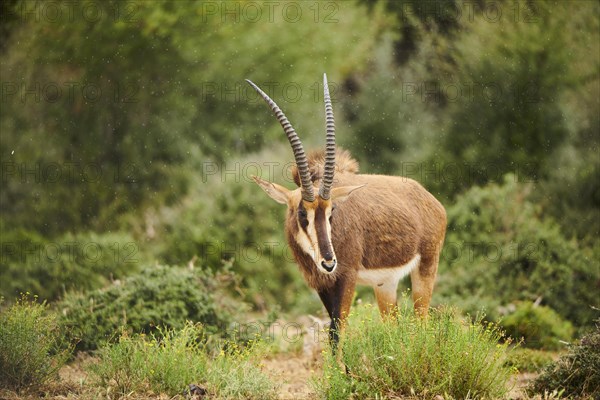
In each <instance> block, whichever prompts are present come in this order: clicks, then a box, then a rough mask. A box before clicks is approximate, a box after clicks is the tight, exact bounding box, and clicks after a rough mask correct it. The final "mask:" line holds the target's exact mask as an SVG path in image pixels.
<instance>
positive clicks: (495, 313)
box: [434, 175, 600, 327]
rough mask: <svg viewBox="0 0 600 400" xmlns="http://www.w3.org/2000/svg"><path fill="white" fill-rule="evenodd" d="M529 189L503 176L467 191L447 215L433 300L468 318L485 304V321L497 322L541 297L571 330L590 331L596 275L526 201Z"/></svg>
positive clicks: (580, 251)
mask: <svg viewBox="0 0 600 400" xmlns="http://www.w3.org/2000/svg"><path fill="white" fill-rule="evenodd" d="M532 190H533V186H532V185H528V184H522V183H518V182H517V181H516V178H515V177H514V176H512V175H507V176H506V177H505V179H504V183H503V184H501V185H500V184H488V185H487V186H485V187H473V188H471V189H469V190H468V191H467V192H465V193H464V194H463V195H461V196H459V197H457V199H456V202H455V204H454V205H453V206H451V207H448V208H447V213H448V229H447V234H446V241H445V243H444V250H443V252H442V257H441V261H440V276H439V280H438V285H437V290H436V293H437V294H438V296H439V297H437V299H436V297H435V296H434V299H436V301H438V302H440V301H441V302H445V303H449V304H453V305H456V306H459V307H461V308H463V309H464V310H466V311H468V312H470V313H472V314H475V313H476V312H477V311H479V310H480V308H481V307H482V305H486V306H487V307H486V312H487V313H488V317H489V318H490V319H492V320H497V319H498V318H499V316H500V314H499V308H500V306H503V305H506V304H510V303H513V302H515V301H518V300H523V301H534V300H536V299H538V298H540V297H541V299H542V304H543V305H547V306H549V307H551V308H552V309H553V310H555V311H556V312H557V313H558V314H559V315H560V316H561V317H562V318H563V319H566V320H568V321H570V322H572V323H573V324H574V325H575V326H577V327H581V326H591V325H592V321H593V320H594V319H595V312H594V310H593V309H592V306H598V301H599V299H598V296H597V295H596V292H597V287H596V282H598V280H600V270H599V269H598V268H597V267H596V265H595V263H594V262H593V260H592V259H590V257H589V254H588V252H587V251H584V250H583V249H582V248H581V247H580V245H579V243H578V242H577V241H576V240H574V239H569V238H567V237H565V236H564V235H563V234H562V231H561V229H560V226H559V225H558V224H557V223H556V222H555V221H554V220H552V219H550V218H547V217H544V216H543V214H542V210H540V209H539V207H537V206H536V205H535V204H533V203H532V202H530V201H529V200H528V196H529V194H530V192H531V191H532ZM440 297H441V298H440Z"/></svg>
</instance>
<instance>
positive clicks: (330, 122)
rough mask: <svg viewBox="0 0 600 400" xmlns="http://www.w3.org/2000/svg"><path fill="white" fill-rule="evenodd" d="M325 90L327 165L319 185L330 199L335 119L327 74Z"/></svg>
mask: <svg viewBox="0 0 600 400" xmlns="http://www.w3.org/2000/svg"><path fill="white" fill-rule="evenodd" d="M323 91H324V96H323V97H324V99H325V123H326V129H327V138H326V143H325V166H324V171H323V180H322V181H321V187H319V196H320V197H321V198H322V199H325V200H328V199H329V197H330V195H331V185H332V184H333V175H334V173H335V121H334V119H333V107H332V106H331V97H330V96H329V86H328V85H327V74H323Z"/></svg>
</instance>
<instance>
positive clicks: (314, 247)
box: [246, 75, 362, 274]
mask: <svg viewBox="0 0 600 400" xmlns="http://www.w3.org/2000/svg"><path fill="white" fill-rule="evenodd" d="M246 81H247V82H248V83H249V84H250V85H251V86H252V87H253V88H254V89H255V90H256V91H257V92H258V94H259V95H260V96H261V97H262V98H263V99H264V100H265V102H266V103H267V104H268V105H269V107H270V108H271V110H272V111H273V113H274V114H275V117H276V118H277V120H278V121H279V123H280V124H281V126H282V127H283V130H284V132H285V134H286V135H287V138H288V140H289V142H290V145H291V146H292V151H293V152H294V158H295V160H296V166H297V168H298V176H299V177H300V187H299V188H297V189H295V190H289V189H287V188H285V187H283V186H281V185H278V184H276V183H272V182H268V181H265V180H263V179H261V178H258V177H253V178H254V181H255V182H256V183H257V184H258V185H259V186H260V187H261V188H262V189H263V190H264V191H265V192H266V193H267V195H268V196H269V197H271V198H272V199H273V200H275V201H276V202H278V203H281V204H285V205H287V207H288V214H287V215H288V223H290V222H291V223H295V224H296V225H297V227H298V229H297V234H296V235H295V238H294V240H295V241H296V242H297V243H298V245H299V246H300V247H301V248H302V249H303V250H304V252H305V253H306V254H308V255H309V256H310V257H311V258H312V259H313V261H314V262H315V265H316V266H317V269H318V270H319V271H320V272H323V273H325V274H332V273H333V272H334V271H335V269H336V267H337V259H336V256H335V251H334V249H333V246H332V244H331V225H332V215H331V212H332V210H333V207H334V202H336V203H337V202H341V201H343V200H344V199H346V198H347V197H348V195H349V194H350V193H351V192H352V191H354V190H356V189H358V188H360V187H362V185H361V186H344V187H335V188H332V185H333V176H334V173H335V123H334V119H333V108H332V106H331V98H330V95H329V87H328V85H327V76H326V75H323V86H324V91H325V95H324V98H325V116H326V130H327V139H326V146H325V165H324V172H323V178H322V179H321V184H320V186H319V188H318V194H317V195H316V196H315V190H316V188H315V187H314V186H313V182H312V179H311V174H310V171H309V168H308V162H307V160H306V155H305V153H304V148H303V147H302V143H301V142H300V138H299V137H298V134H296V131H295V130H294V128H293V127H292V124H290V122H289V121H288V119H287V118H286V116H285V114H284V113H283V112H282V111H281V109H280V108H279V107H278V106H277V104H276V103H275V102H274V101H273V100H271V98H270V97H269V96H268V95H267V94H266V93H265V92H263V91H262V90H261V89H260V88H259V87H258V86H256V85H255V84H254V83H252V82H251V81H249V80H246ZM290 220H291V221H290Z"/></svg>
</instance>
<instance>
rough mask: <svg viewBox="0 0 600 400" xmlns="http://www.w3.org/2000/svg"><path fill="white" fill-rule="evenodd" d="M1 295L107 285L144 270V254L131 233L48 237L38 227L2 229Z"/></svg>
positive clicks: (48, 295)
mask: <svg viewBox="0 0 600 400" xmlns="http://www.w3.org/2000/svg"><path fill="white" fill-rule="evenodd" d="M1 246H2V260H1V261H0V271H1V272H0V295H3V296H5V297H6V298H7V299H12V298H14V297H16V295H17V294H18V293H21V292H27V291H29V292H31V293H36V294H37V295H38V296H40V298H42V299H45V300H56V299H58V298H59V297H61V296H62V295H63V294H64V293H65V291H67V290H72V289H77V290H90V289H97V288H100V287H102V286H105V285H106V284H107V283H108V282H109V280H110V279H118V278H121V277H123V276H125V275H127V274H130V273H131V272H133V271H136V270H137V269H138V265H139V263H140V262H141V261H142V258H143V256H142V253H141V252H140V251H139V246H138V243H137V242H136V241H134V239H133V238H132V237H131V236H130V235H129V234H127V233H105V234H97V233H93V232H86V233H78V234H66V235H63V236H61V237H59V238H57V239H55V240H48V239H45V238H43V237H41V236H40V235H39V234H37V233H35V232H30V231H25V230H18V231H14V232H10V233H8V232H7V233H6V234H2V243H1Z"/></svg>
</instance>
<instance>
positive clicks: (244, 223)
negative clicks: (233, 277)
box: [151, 121, 321, 312]
mask: <svg viewBox="0 0 600 400" xmlns="http://www.w3.org/2000/svg"><path fill="white" fill-rule="evenodd" d="M275 123H276V121H275ZM282 154H283V157H282ZM290 158H293V157H292V154H291V150H290V149H289V146H288V145H285V146H281V147H280V148H279V150H275V151H269V152H264V153H261V154H255V155H253V156H251V157H250V158H245V159H244V158H241V159H238V160H235V161H232V162H231V164H227V165H220V164H219V165H217V164H211V165H212V167H215V168H218V170H217V171H213V170H212V169H209V167H206V170H204V171H202V172H201V174H200V175H199V176H198V178H199V181H198V182H197V184H196V185H194V190H193V192H192V193H190V196H189V197H188V198H186V199H185V201H182V202H181V204H180V205H179V206H177V207H173V208H169V209H163V210H162V212H161V215H159V216H158V218H157V219H158V220H159V221H161V222H160V224H159V226H158V227H157V229H156V231H157V235H156V237H155V238H154V239H153V240H152V242H151V244H152V245H154V246H155V247H154V252H155V255H156V257H157V258H158V259H159V260H162V261H164V262H166V263H169V264H183V263H187V262H188V261H189V260H191V259H194V258H197V259H198V262H200V263H202V264H203V265H206V266H208V267H209V268H215V266H219V265H221V263H222V261H223V260H227V261H229V262H231V264H232V269H233V270H234V271H235V272H236V273H237V274H238V275H239V276H240V277H241V285H242V286H243V287H244V289H245V293H246V295H247V298H248V300H249V301H251V302H252V303H253V304H254V305H256V306H257V308H259V309H261V310H265V309H268V310H269V311H271V310H272V309H273V307H274V305H277V306H281V307H286V308H288V309H289V308H290V307H293V306H294V305H296V304H301V305H302V307H303V312H306V311H307V309H306V307H307V305H309V307H312V308H313V309H319V310H320V309H321V304H320V301H319V300H318V297H317V296H315V295H314V294H312V293H311V292H310V291H309V290H308V287H307V285H306V284H305V283H304V281H303V279H302V276H301V274H300V271H299V270H298V267H297V266H296V265H295V263H294V260H293V256H292V254H291V252H290V251H289V249H288V246H287V242H286V240H285V238H284V233H283V232H284V218H285V207H282V206H281V205H279V204H276V203H275V202H274V201H273V200H271V199H270V198H269V197H268V196H266V195H265V194H264V193H263V192H262V190H261V189H260V188H259V187H258V186H257V185H256V184H255V183H254V181H252V179H251V177H250V175H251V174H259V175H260V174H261V173H262V176H263V178H265V179H272V180H276V181H278V182H279V183H281V184H283V185H285V186H287V187H289V188H292V187H295V184H294V183H293V182H290V181H289V180H287V181H286V180H285V176H286V175H285V174H286V173H287V172H288V171H287V167H288V166H289V162H290ZM231 165H234V166H237V167H235V168H237V170H238V171H239V174H237V175H236V174H232V173H231V172H230V173H228V174H224V173H225V172H226V171H223V170H222V168H230V169H231V170H234V169H235V168H234V167H231ZM269 165H270V167H269ZM212 167H211V168H212ZM209 172H211V173H210V174H209ZM198 199H202V201H198ZM311 299H313V300H312V303H311V301H310V300H311ZM311 304H312V305H311ZM309 310H310V309H309Z"/></svg>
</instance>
